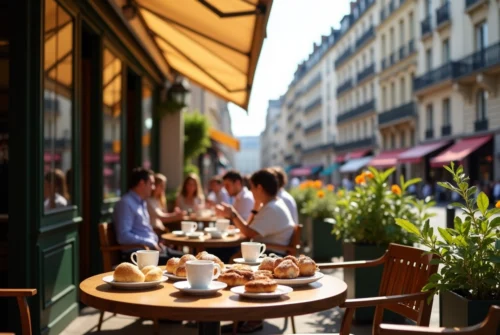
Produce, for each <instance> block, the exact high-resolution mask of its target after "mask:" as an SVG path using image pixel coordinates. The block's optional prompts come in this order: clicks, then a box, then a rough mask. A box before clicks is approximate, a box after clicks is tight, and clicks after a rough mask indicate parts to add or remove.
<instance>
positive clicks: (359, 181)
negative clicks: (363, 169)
mask: <svg viewBox="0 0 500 335" xmlns="http://www.w3.org/2000/svg"><path fill="white" fill-rule="evenodd" d="M355 181H356V184H364V183H365V181H366V180H365V176H364V175H363V174H360V175H357V176H356V179H355Z"/></svg>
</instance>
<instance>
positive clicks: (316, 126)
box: [304, 120, 323, 135]
mask: <svg viewBox="0 0 500 335" xmlns="http://www.w3.org/2000/svg"><path fill="white" fill-rule="evenodd" d="M321 128H323V122H322V121H321V120H318V121H316V122H313V123H312V124H310V125H309V126H307V127H304V134H306V135H307V134H309V133H312V132H314V131H316V130H319V129H321Z"/></svg>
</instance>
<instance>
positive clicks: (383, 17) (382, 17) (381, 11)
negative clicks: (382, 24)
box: [380, 8, 386, 21]
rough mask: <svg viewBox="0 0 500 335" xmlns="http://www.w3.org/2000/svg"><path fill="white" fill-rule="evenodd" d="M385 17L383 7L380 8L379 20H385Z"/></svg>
mask: <svg viewBox="0 0 500 335" xmlns="http://www.w3.org/2000/svg"><path fill="white" fill-rule="evenodd" d="M385 18H386V15H385V9H384V8H382V10H380V21H385Z"/></svg>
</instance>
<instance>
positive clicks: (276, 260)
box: [273, 257, 284, 271]
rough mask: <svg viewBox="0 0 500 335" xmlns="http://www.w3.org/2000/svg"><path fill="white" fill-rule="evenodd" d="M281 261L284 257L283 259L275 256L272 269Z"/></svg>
mask: <svg viewBox="0 0 500 335" xmlns="http://www.w3.org/2000/svg"><path fill="white" fill-rule="evenodd" d="M283 261H284V259H283V258H281V257H278V258H275V259H274V269H276V267H277V266H278V265H280V264H281V262H283ZM274 269H273V271H274Z"/></svg>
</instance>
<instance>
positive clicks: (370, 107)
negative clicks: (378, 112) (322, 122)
mask: <svg viewBox="0 0 500 335" xmlns="http://www.w3.org/2000/svg"><path fill="white" fill-rule="evenodd" d="M372 111H375V100H371V101H369V102H367V103H365V104H363V105H361V106H358V107H356V108H353V109H351V110H349V111H347V112H345V113H342V114H339V115H337V123H342V122H346V121H348V120H351V119H353V118H355V117H358V116H360V115H363V114H364V113H368V112H372Z"/></svg>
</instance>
